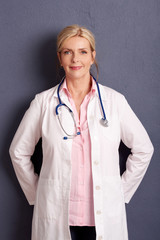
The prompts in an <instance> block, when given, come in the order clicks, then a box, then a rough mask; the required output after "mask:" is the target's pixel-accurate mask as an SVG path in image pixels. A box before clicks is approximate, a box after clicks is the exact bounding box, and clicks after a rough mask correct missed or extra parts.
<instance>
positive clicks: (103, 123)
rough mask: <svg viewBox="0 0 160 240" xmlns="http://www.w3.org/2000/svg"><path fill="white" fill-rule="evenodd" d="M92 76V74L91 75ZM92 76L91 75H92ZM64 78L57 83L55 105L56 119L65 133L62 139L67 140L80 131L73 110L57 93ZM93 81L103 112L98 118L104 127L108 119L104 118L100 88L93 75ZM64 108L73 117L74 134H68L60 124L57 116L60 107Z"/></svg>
mask: <svg viewBox="0 0 160 240" xmlns="http://www.w3.org/2000/svg"><path fill="white" fill-rule="evenodd" d="M91 76H92V75H91ZM92 77H93V76H92ZM64 79H65V76H64V77H63V78H62V80H61V82H60V84H59V85H58V88H57V96H58V101H59V104H58V105H57V106H56V109H55V111H56V115H57V117H58V120H59V123H60V126H61V128H62V130H63V132H64V133H65V134H66V136H65V137H63V139H64V140H67V139H70V138H74V137H76V136H77V135H80V134H81V133H80V132H79V131H78V128H77V126H76V121H75V118H74V114H73V111H72V110H71V109H70V108H69V107H68V106H67V105H66V104H65V103H62V101H61V98H60V95H59V92H60V88H61V85H62V84H63V82H64ZM93 79H94V81H95V83H96V86H97V91H98V96H99V101H100V105H101V109H102V114H103V117H102V118H101V119H100V122H101V124H102V125H103V126H104V127H108V120H107V118H106V114H105V111H104V107H103V103H102V98H101V93H100V89H99V84H98V82H97V80H96V78H95V77H93ZM62 107H64V108H66V109H67V110H68V112H69V113H70V114H71V116H72V119H73V123H74V127H75V133H74V134H69V133H68V132H67V131H66V130H65V129H64V126H63V125H62V122H61V120H60V117H59V112H58V111H59V109H60V108H62Z"/></svg>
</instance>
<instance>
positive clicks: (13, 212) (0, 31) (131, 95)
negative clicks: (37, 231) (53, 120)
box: [0, 0, 160, 240]
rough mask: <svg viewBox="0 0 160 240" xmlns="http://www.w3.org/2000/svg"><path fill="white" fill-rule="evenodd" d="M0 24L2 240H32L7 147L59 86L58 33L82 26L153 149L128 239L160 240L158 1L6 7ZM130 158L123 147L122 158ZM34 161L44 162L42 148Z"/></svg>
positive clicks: (132, 208) (6, 1) (130, 208)
mask: <svg viewBox="0 0 160 240" xmlns="http://www.w3.org/2000/svg"><path fill="white" fill-rule="evenodd" d="M0 23H1V24H0V38H1V41H0V43H1V44H0V66H1V69H0V76H1V77H0V85H1V86H0V110H1V117H0V128H1V129H0V133H1V138H0V190H1V192H0V193H1V194H0V239H1V240H29V239H30V232H31V219H32V210H33V208H32V207H31V206H29V205H28V203H27V201H26V199H25V197H24V195H23V192H22V191H21V188H20V186H19V184H18V181H17V179H16V176H15V173H14V171H13V168H12V164H11V161H10V157H9V154H8V148H9V145H10V142H11V140H12V138H13V135H14V133H15V131H16V129H17V127H18V125H19V123H20V120H21V118H22V116H23V114H24V112H25V110H26V109H27V108H28V106H29V103H30V101H31V100H32V99H33V98H34V95H35V94H36V93H38V92H41V91H43V90H45V89H48V88H50V87H52V86H53V85H55V84H56V83H57V82H58V79H57V77H56V67H55V64H56V63H55V62H56V35H57V33H58V32H59V31H60V30H61V29H62V28H63V27H65V26H67V25H70V24H74V23H78V24H81V25H85V26H86V27H88V28H89V29H90V30H91V31H93V32H94V34H95V36H96V42H97V60H98V63H99V68H100V74H99V82H101V83H102V84H104V85H107V86H109V87H112V88H114V89H116V90H118V91H120V92H121V93H123V94H124V95H125V96H126V98H127V99H128V102H129V103H130V105H131V107H132V108H133V110H134V111H135V113H136V114H137V116H138V117H139V119H140V120H141V121H142V123H143V124H144V126H145V128H146V129H147V131H148V133H149V135H150V137H151V140H152V142H153V145H154V147H155V153H154V156H153V159H152V161H151V164H150V167H149V169H148V171H147V173H146V176H145V178H144V180H143V181H142V184H141V186H140V187H139V189H138V190H137V192H136V194H135V195H134V197H133V198H132V200H131V202H130V203H129V205H127V206H126V207H127V216H128V229H129V238H130V240H159V239H160V232H159V228H160V186H159V185H160V148H159V140H160V120H159V118H160V83H159V76H160V1H158V0H132V1H131V0H128V1H127V0H99V1H98V0H97V1H96V0H92V1H91V0H86V1H82V0H74V1H72V0H68V1H62V0H57V1H56V0H46V1H44V0H39V1H38V0H32V1H26V0H14V1H11V0H1V6H0ZM125 152H127V150H126V149H124V146H122V153H121V155H122V156H123V155H125ZM122 158H123V157H122ZM34 159H36V161H37V162H39V161H41V150H40V147H38V150H37V154H36V157H34ZM117 240H118V239H117Z"/></svg>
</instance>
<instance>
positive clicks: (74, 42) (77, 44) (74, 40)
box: [62, 36, 90, 49]
mask: <svg viewBox="0 0 160 240" xmlns="http://www.w3.org/2000/svg"><path fill="white" fill-rule="evenodd" d="M62 48H70V49H74V48H90V43H89V41H88V40H87V39H86V38H84V37H79V36H75V37H71V38H69V39H66V40H65V41H64V43H63V45H62Z"/></svg>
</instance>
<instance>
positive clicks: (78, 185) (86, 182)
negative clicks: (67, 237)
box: [62, 79, 96, 226]
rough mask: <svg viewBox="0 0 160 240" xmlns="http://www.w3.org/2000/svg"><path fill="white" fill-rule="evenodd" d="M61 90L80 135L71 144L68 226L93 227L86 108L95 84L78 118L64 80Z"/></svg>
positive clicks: (83, 103)
mask: <svg viewBox="0 0 160 240" xmlns="http://www.w3.org/2000/svg"><path fill="white" fill-rule="evenodd" d="M62 89H63V90H64V91H65V93H66V94H67V96H68V99H69V101H70V103H71V106H72V110H73V113H74V117H75V120H76V124H77V127H78V130H79V131H80V132H81V134H80V135H78V136H76V137H74V138H73V143H72V153H71V161H72V176H71V192H70V202H69V203H70V208H69V225H72V226H95V221H94V205H93V183H92V167H91V142H90V134H89V129H88V123H87V107H88V103H89V101H90V98H91V96H93V95H94V93H95V90H96V84H95V82H94V80H93V79H92V87H91V91H90V92H89V93H88V94H87V95H86V96H85V98H84V100H83V102H82V104H81V106H80V118H79V116H78V113H77V110H76V106H75V103H74V101H73V99H72V97H71V94H70V93H69V91H68V89H67V85H66V80H65V81H64V83H63V86H62Z"/></svg>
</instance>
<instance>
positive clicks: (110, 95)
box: [99, 84, 125, 101]
mask: <svg viewBox="0 0 160 240" xmlns="http://www.w3.org/2000/svg"><path fill="white" fill-rule="evenodd" d="M99 87H100V92H101V97H102V100H107V101H108V100H114V101H124V99H125V97H124V95H123V94H122V93H120V92H118V91H116V90H115V89H113V88H110V87H107V86H104V85H102V84H99Z"/></svg>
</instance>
